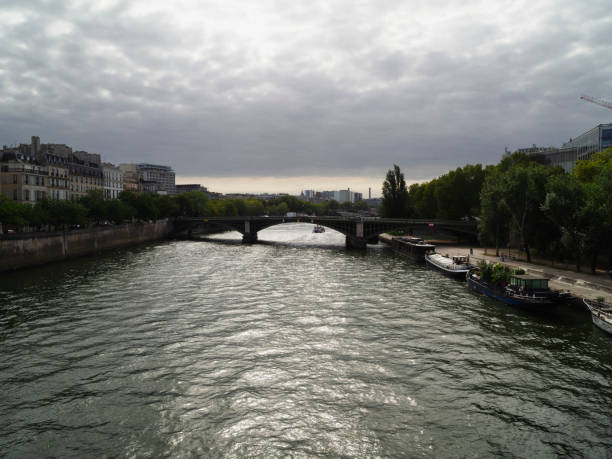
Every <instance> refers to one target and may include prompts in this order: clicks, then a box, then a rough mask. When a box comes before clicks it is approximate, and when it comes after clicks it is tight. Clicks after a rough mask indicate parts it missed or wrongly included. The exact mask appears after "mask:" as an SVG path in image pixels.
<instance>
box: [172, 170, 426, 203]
mask: <svg viewBox="0 0 612 459" xmlns="http://www.w3.org/2000/svg"><path fill="white" fill-rule="evenodd" d="M385 174H386V171H385ZM384 179H385V176H384V175H382V176H381V177H363V176H356V177H348V176H337V177H324V176H321V177H314V176H302V177H299V176H298V177H296V176H291V177H269V176H268V177H266V176H263V177H197V176H179V175H177V176H176V183H177V184H191V183H199V184H201V185H202V186H205V187H207V188H208V190H209V191H214V192H217V193H224V194H227V193H248V194H262V193H287V194H291V195H295V196H297V195H299V194H300V193H301V192H302V191H303V190H315V191H332V190H340V189H344V190H346V189H347V188H350V189H351V191H356V192H359V193H362V194H363V197H364V198H367V196H368V188H371V189H372V197H373V198H380V197H381V196H382V184H383V181H384ZM406 183H407V184H408V185H410V183H415V182H413V181H407V182H406Z"/></svg>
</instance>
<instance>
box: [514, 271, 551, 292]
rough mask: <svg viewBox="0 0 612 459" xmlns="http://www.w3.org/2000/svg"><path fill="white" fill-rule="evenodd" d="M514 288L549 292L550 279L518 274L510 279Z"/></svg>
mask: <svg viewBox="0 0 612 459" xmlns="http://www.w3.org/2000/svg"><path fill="white" fill-rule="evenodd" d="M510 285H511V286H512V287H518V288H520V287H523V288H524V289H525V290H548V279H546V278H543V277H537V276H530V275H527V274H516V275H514V276H511V277H510Z"/></svg>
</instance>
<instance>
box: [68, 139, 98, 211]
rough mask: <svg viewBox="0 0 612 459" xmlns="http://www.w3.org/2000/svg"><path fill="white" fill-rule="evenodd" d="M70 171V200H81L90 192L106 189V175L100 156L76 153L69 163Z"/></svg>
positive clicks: (84, 152)
mask: <svg viewBox="0 0 612 459" xmlns="http://www.w3.org/2000/svg"><path fill="white" fill-rule="evenodd" d="M68 167H69V169H70V199H79V198H82V197H83V196H85V195H86V194H87V192H88V191H94V190H99V191H103V189H104V173H103V171H102V162H101V160H100V155H98V154H95V153H87V152H86V151H75V152H73V153H72V156H71V158H70V161H69V163H68Z"/></svg>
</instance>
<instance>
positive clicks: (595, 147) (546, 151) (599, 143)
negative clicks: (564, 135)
mask: <svg viewBox="0 0 612 459" xmlns="http://www.w3.org/2000/svg"><path fill="white" fill-rule="evenodd" d="M610 147H612V123H610V124H600V125H598V126H595V127H594V128H593V129H591V130H590V131H587V132H585V133H584V134H581V135H579V136H578V137H576V138H575V139H570V140H569V142H566V143H564V144H563V146H562V147H561V148H559V149H557V148H553V147H547V148H542V147H536V146H535V145H534V146H533V147H532V148H521V149H519V150H517V151H518V152H519V153H526V154H528V155H529V157H530V158H532V159H533V160H534V161H537V162H540V163H542V164H545V165H547V166H552V167H554V166H559V167H562V168H563V169H564V170H565V171H566V172H569V171H571V170H572V169H573V168H574V166H575V165H576V161H582V160H587V159H590V158H591V156H593V153H597V152H598V151H603V150H605V149H606V148H610Z"/></svg>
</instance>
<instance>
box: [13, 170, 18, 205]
mask: <svg viewBox="0 0 612 459" xmlns="http://www.w3.org/2000/svg"><path fill="white" fill-rule="evenodd" d="M16 183H17V176H16V175H13V184H16ZM15 199H17V198H15Z"/></svg>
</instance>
